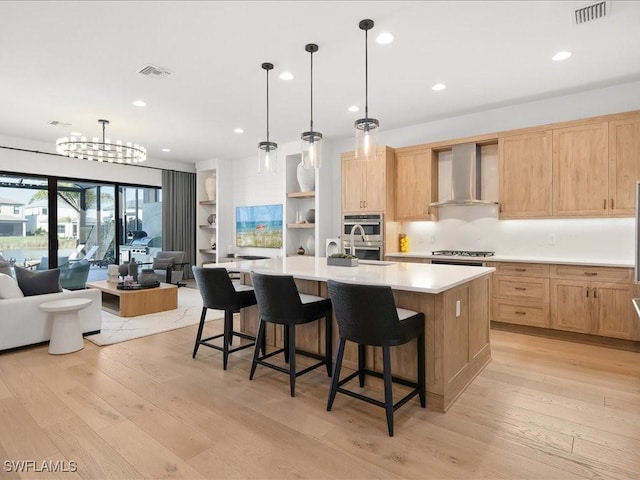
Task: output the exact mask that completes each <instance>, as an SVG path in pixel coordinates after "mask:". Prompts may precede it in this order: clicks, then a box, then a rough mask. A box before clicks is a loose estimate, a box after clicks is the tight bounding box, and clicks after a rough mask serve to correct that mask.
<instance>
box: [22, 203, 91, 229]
mask: <svg viewBox="0 0 640 480" xmlns="http://www.w3.org/2000/svg"><path fill="white" fill-rule="evenodd" d="M48 205H49V204H48V201H47V200H46V199H45V200H37V201H35V202H32V203H29V204H28V205H25V206H24V217H25V218H26V222H27V233H28V234H33V233H34V232H36V231H37V230H38V229H41V230H42V231H45V232H48V231H49V212H48ZM79 219H80V215H79V214H78V212H77V211H76V210H75V209H73V208H71V207H70V206H69V204H68V203H66V202H64V201H62V200H60V201H58V237H60V238H72V237H77V236H78V222H79ZM94 223H95V219H94Z"/></svg>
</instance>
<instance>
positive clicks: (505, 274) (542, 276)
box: [491, 262, 549, 328]
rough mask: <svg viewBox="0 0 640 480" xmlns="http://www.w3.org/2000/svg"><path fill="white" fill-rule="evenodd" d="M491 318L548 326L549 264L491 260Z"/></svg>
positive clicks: (521, 323)
mask: <svg viewBox="0 0 640 480" xmlns="http://www.w3.org/2000/svg"><path fill="white" fill-rule="evenodd" d="M491 266H493V267H494V268H495V269H496V272H495V274H494V276H493V293H492V302H491V306H492V311H491V313H492V320H494V321H497V322H504V323H512V324H517V325H528V326H531V327H543V328H548V327H549V265H545V264H536V263H502V262H496V263H494V264H492V265H491Z"/></svg>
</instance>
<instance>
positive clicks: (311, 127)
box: [309, 52, 313, 132]
mask: <svg viewBox="0 0 640 480" xmlns="http://www.w3.org/2000/svg"><path fill="white" fill-rule="evenodd" d="M309 53H310V55H311V100H310V103H311V125H310V128H309V130H310V131H312V132H313V52H309Z"/></svg>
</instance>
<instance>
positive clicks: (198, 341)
mask: <svg viewBox="0 0 640 480" xmlns="http://www.w3.org/2000/svg"><path fill="white" fill-rule="evenodd" d="M206 316H207V307H202V315H200V325H199V326H198V334H197V335H196V344H195V345H194V347H193V355H192V357H191V358H196V353H198V347H199V346H200V339H201V338H202V329H203V328H204V318H205V317H206Z"/></svg>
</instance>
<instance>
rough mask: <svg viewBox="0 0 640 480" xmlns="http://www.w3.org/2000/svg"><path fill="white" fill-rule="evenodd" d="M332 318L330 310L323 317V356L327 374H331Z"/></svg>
mask: <svg viewBox="0 0 640 480" xmlns="http://www.w3.org/2000/svg"><path fill="white" fill-rule="evenodd" d="M332 323H333V318H332V316H331V312H329V313H328V314H327V316H326V317H324V356H325V359H326V362H327V375H328V376H329V377H330V376H331V363H332V362H333V338H332V334H331V329H332Z"/></svg>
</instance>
